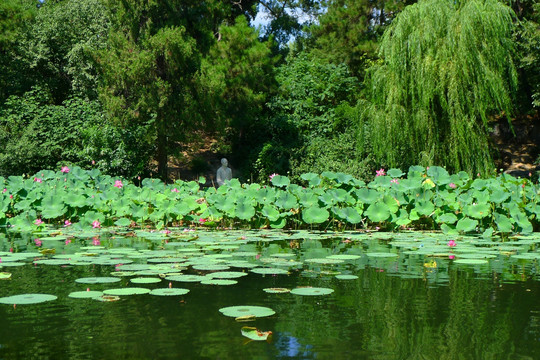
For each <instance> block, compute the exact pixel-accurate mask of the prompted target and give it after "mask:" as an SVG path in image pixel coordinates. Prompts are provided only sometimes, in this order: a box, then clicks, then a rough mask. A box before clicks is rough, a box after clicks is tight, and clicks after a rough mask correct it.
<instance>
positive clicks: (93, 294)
mask: <svg viewBox="0 0 540 360" xmlns="http://www.w3.org/2000/svg"><path fill="white" fill-rule="evenodd" d="M68 296H69V297H70V298H74V299H95V298H97V297H100V296H103V291H74V292H72V293H70V294H69V295H68Z"/></svg>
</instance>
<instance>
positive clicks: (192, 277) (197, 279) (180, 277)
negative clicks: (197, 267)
mask: <svg viewBox="0 0 540 360" xmlns="http://www.w3.org/2000/svg"><path fill="white" fill-rule="evenodd" d="M204 279H207V277H206V276H202V275H173V276H167V277H166V278H165V280H168V281H180V282H200V281H203V280H204Z"/></svg>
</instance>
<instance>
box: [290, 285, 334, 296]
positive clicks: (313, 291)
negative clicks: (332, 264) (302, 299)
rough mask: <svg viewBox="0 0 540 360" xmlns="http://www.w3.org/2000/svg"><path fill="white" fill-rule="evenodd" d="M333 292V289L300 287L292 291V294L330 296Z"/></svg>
mask: <svg viewBox="0 0 540 360" xmlns="http://www.w3.org/2000/svg"><path fill="white" fill-rule="evenodd" d="M333 292H334V290H333V289H329V288H320V287H300V288H295V289H292V290H291V294H295V295H305V296H318V295H329V294H331V293H333Z"/></svg>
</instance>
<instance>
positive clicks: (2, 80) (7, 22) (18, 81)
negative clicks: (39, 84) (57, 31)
mask: <svg viewBox="0 0 540 360" xmlns="http://www.w3.org/2000/svg"><path fill="white" fill-rule="evenodd" d="M36 11H37V1H34V0H3V1H1V2H0V103H1V102H3V101H4V100H5V99H7V97H8V96H9V95H12V94H22V93H23V92H24V91H26V90H28V89H29V88H30V86H31V85H29V84H28V81H27V80H28V69H27V68H26V67H25V64H23V63H21V61H19V60H18V57H19V54H18V50H19V49H20V46H19V41H20V38H21V37H22V36H23V34H24V31H25V29H26V27H28V26H29V24H31V23H32V21H33V18H34V16H35V13H36Z"/></svg>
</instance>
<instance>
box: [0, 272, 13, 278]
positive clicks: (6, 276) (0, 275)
mask: <svg viewBox="0 0 540 360" xmlns="http://www.w3.org/2000/svg"><path fill="white" fill-rule="evenodd" d="M8 279H11V273H8V272H0V280H8Z"/></svg>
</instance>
